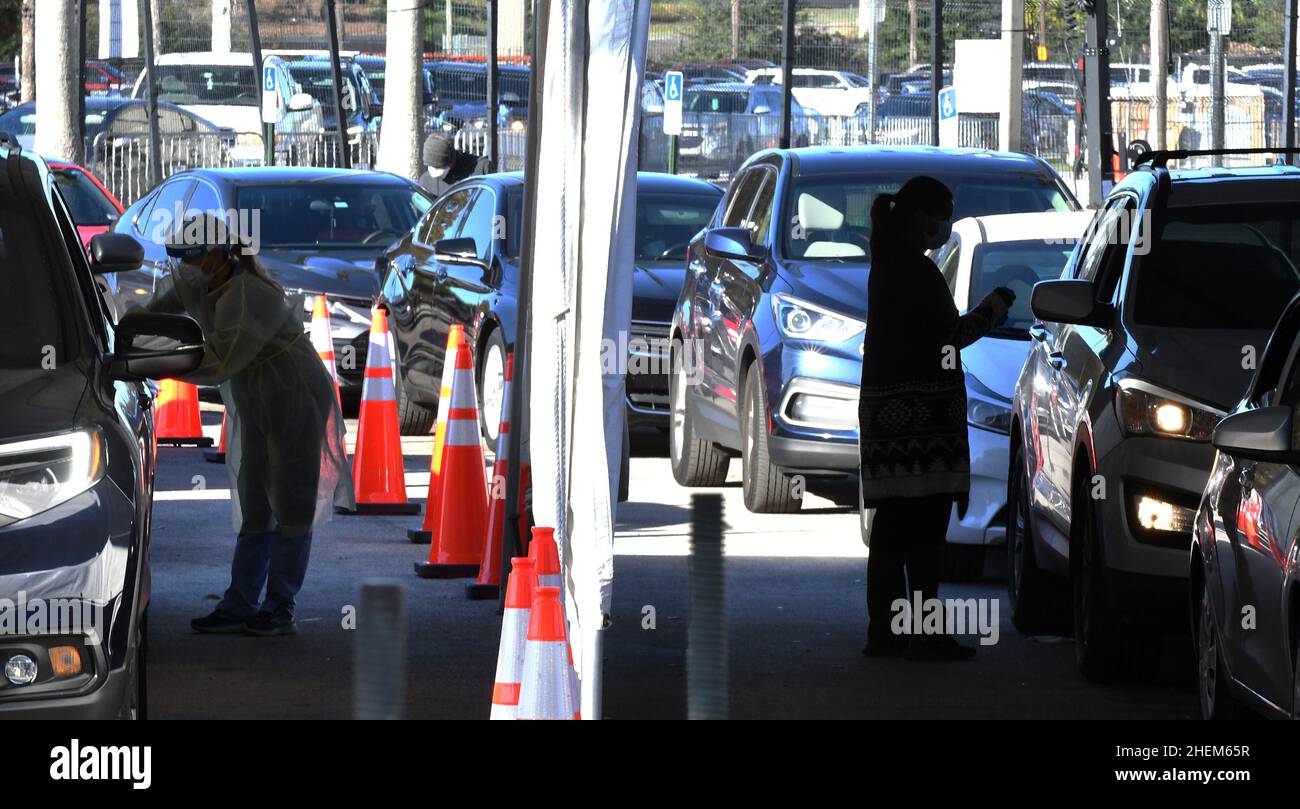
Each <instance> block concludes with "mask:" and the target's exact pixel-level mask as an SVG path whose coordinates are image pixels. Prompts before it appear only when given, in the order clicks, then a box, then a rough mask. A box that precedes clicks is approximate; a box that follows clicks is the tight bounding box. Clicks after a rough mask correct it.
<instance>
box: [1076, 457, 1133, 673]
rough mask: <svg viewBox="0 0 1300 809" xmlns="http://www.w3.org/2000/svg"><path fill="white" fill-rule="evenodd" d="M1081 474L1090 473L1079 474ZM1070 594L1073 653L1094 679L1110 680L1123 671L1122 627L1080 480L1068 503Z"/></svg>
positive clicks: (1092, 510) (1093, 511) (1124, 643)
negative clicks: (1110, 594) (1069, 516)
mask: <svg viewBox="0 0 1300 809" xmlns="http://www.w3.org/2000/svg"><path fill="white" fill-rule="evenodd" d="M1076 477H1081V478H1082V479H1084V480H1086V479H1088V477H1090V476H1078V475H1076ZM1070 513H1071V515H1072V518H1071V521H1070V526H1071V531H1070V533H1071V537H1070V594H1071V607H1072V608H1073V609H1072V612H1073V615H1074V659H1075V663H1076V664H1077V665H1078V667H1079V672H1080V673H1081V674H1083V676H1084V677H1085V678H1087V679H1088V680H1091V681H1093V682H1113V681H1115V680H1118V679H1122V678H1123V677H1124V676H1125V675H1126V674H1127V673H1128V672H1127V670H1126V666H1125V659H1124V658H1125V654H1124V653H1125V649H1126V647H1127V646H1128V645H1129V644H1128V637H1127V632H1126V631H1125V630H1126V627H1124V626H1122V625H1121V622H1120V620H1119V616H1118V615H1117V614H1116V612H1115V609H1114V607H1112V606H1111V604H1110V602H1109V591H1108V590H1107V581H1106V578H1107V577H1106V565H1105V561H1104V560H1103V558H1102V554H1101V532H1100V530H1099V529H1098V526H1097V510H1096V508H1095V507H1094V505H1093V503H1092V501H1091V499H1090V498H1089V497H1088V493H1087V492H1086V491H1085V490H1083V488H1082V486H1080V487H1079V490H1078V491H1076V492H1075V496H1074V501H1073V504H1072V506H1071V509H1070Z"/></svg>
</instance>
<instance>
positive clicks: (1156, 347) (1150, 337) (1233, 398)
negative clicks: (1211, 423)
mask: <svg viewBox="0 0 1300 809" xmlns="http://www.w3.org/2000/svg"><path fill="white" fill-rule="evenodd" d="M1132 333H1133V338H1134V340H1135V341H1136V350H1135V352H1134V354H1135V356H1136V359H1137V362H1138V364H1139V366H1140V367H1139V375H1140V376H1141V378H1142V379H1144V380H1145V381H1147V382H1150V383H1152V384H1154V385H1159V386H1161V387H1164V388H1169V389H1171V390H1173V391H1176V392H1179V393H1183V394H1186V395H1187V396H1190V397H1192V398H1193V399H1196V400H1198V401H1202V402H1205V403H1206V404H1210V405H1214V406H1215V407H1218V408H1219V409H1221V410H1230V409H1231V408H1232V407H1233V405H1235V404H1236V403H1237V402H1238V401H1239V400H1240V399H1241V397H1242V395H1243V394H1244V393H1245V392H1246V387H1247V386H1248V385H1249V384H1250V379H1251V377H1252V376H1253V375H1254V373H1255V371H1254V370H1253V369H1247V368H1243V367H1242V365H1243V360H1244V359H1245V355H1244V354H1243V349H1244V347H1246V346H1254V348H1255V356H1256V358H1257V360H1258V358H1261V357H1262V356H1263V354H1264V346H1265V345H1267V344H1268V337H1269V332H1268V331H1266V330H1235V329H1233V330H1220V329H1168V328H1155V327H1145V328H1143V327H1134V328H1133V330H1132Z"/></svg>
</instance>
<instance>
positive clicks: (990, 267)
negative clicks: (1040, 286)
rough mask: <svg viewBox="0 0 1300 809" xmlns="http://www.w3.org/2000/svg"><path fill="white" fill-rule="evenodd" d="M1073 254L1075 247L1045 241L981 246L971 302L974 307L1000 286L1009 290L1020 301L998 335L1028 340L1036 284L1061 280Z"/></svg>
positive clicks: (974, 263) (973, 273) (974, 267)
mask: <svg viewBox="0 0 1300 809" xmlns="http://www.w3.org/2000/svg"><path fill="white" fill-rule="evenodd" d="M1073 252H1074V245H1073V244H1051V243H1049V242H1048V241H1045V240H1042V239H1031V240H1029V241H1023V242H994V243H992V244H982V245H979V246H978V247H976V248H975V252H974V254H973V255H972V256H971V265H970V294H969V296H968V297H967V300H969V301H970V303H971V305H972V306H974V305H975V304H977V303H979V302H980V301H981V300H983V299H984V296H985V295H987V294H989V293H990V292H992V291H993V290H995V289H997V288H998V287H1007V288H1008V289H1010V290H1011V291H1012V292H1014V293H1015V295H1016V302H1015V304H1013V305H1012V307H1011V311H1010V312H1008V313H1007V319H1006V322H1004V323H1002V324H1001V325H1000V326H998V327H997V328H996V329H995V330H994V334H1001V335H1011V336H1016V337H1020V336H1026V337H1027V336H1028V335H1029V327H1030V326H1032V325H1033V323H1034V319H1035V318H1034V313H1033V312H1032V311H1030V308H1029V299H1030V298H1031V297H1032V295H1033V291H1034V284H1037V283H1038V282H1039V281H1048V280H1051V279H1054V278H1060V277H1061V271H1062V270H1063V269H1065V263H1066V262H1067V261H1069V260H1070V254H1071V253H1073Z"/></svg>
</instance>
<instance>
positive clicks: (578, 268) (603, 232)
mask: <svg viewBox="0 0 1300 809" xmlns="http://www.w3.org/2000/svg"><path fill="white" fill-rule="evenodd" d="M649 22H650V0H604V1H603V2H589V3H584V2H579V1H578V0H552V3H551V6H550V17H549V19H548V20H547V21H546V25H547V26H548V27H547V48H546V57H545V64H544V65H543V66H542V74H543V75H542V77H541V81H542V93H543V95H542V99H543V109H544V110H545V115H544V116H543V119H542V133H541V140H540V144H539V146H540V155H541V158H540V161H539V165H538V171H537V175H538V176H537V192H538V199H539V200H540V203H539V204H538V206H537V221H536V224H535V231H534V233H535V237H534V243H533V244H534V252H533V257H532V258H533V260H532V267H533V268H534V270H535V277H537V278H545V279H547V281H546V283H535V284H533V286H532V296H531V300H532V317H531V333H530V346H529V353H530V356H529V361H528V365H529V367H530V369H531V372H530V377H531V379H530V386H529V392H528V395H529V409H530V413H529V420H528V423H529V432H530V435H529V448H530V453H531V456H532V474H533V492H534V494H533V513H534V517H535V519H536V521H537V524H539V525H552V526H554V527H555V529H556V530H555V536H556V540H557V541H558V542H559V543H560V556H561V561H562V564H563V567H564V582H565V588H564V589H565V595H566V601H567V604H568V608H567V613H568V616H569V620H570V622H571V632H570V642H571V644H572V646H573V655H574V661H575V663H576V666H577V669H578V676H579V680H580V683H581V686H582V710H583V715H584V716H586V717H592V718H595V717H598V716H599V713H600V671H599V663H598V661H599V654H600V651H599V650H600V634H599V633H600V632H601V630H602V629H603V627H604V625H605V623H606V621H607V620H608V616H609V612H610V604H611V598H612V592H613V589H612V588H613V579H614V521H615V508H616V506H617V502H618V489H617V487H618V479H619V469H620V462H621V458H622V451H623V443H622V442H623V423H624V418H625V410H624V407H625V406H624V390H625V385H624V379H623V371H624V368H623V367H622V366H621V365H620V367H617V368H610V367H607V364H606V363H604V362H602V356H603V354H602V350H601V349H602V348H603V347H604V346H605V345H611V344H612V345H622V344H625V341H624V342H620V340H619V338H620V335H625V334H626V333H627V331H628V329H629V327H630V324H631V313H632V267H633V235H634V233H633V229H634V227H635V224H634V222H635V195H636V144H637V137H636V133H637V131H638V128H639V126H640V120H639V119H640V103H639V99H640V91H641V82H642V78H643V74H644V71H645V51H646V38H647V34H648V31H649Z"/></svg>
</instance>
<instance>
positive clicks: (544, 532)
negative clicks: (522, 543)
mask: <svg viewBox="0 0 1300 809" xmlns="http://www.w3.org/2000/svg"><path fill="white" fill-rule="evenodd" d="M528 556H529V558H531V559H532V560H533V561H534V562H535V563H536V564H537V584H538V586H539V587H559V586H560V549H559V547H558V546H557V545H556V544H555V529H554V528H534V529H533V541H532V542H530V543H529V544H528Z"/></svg>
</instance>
